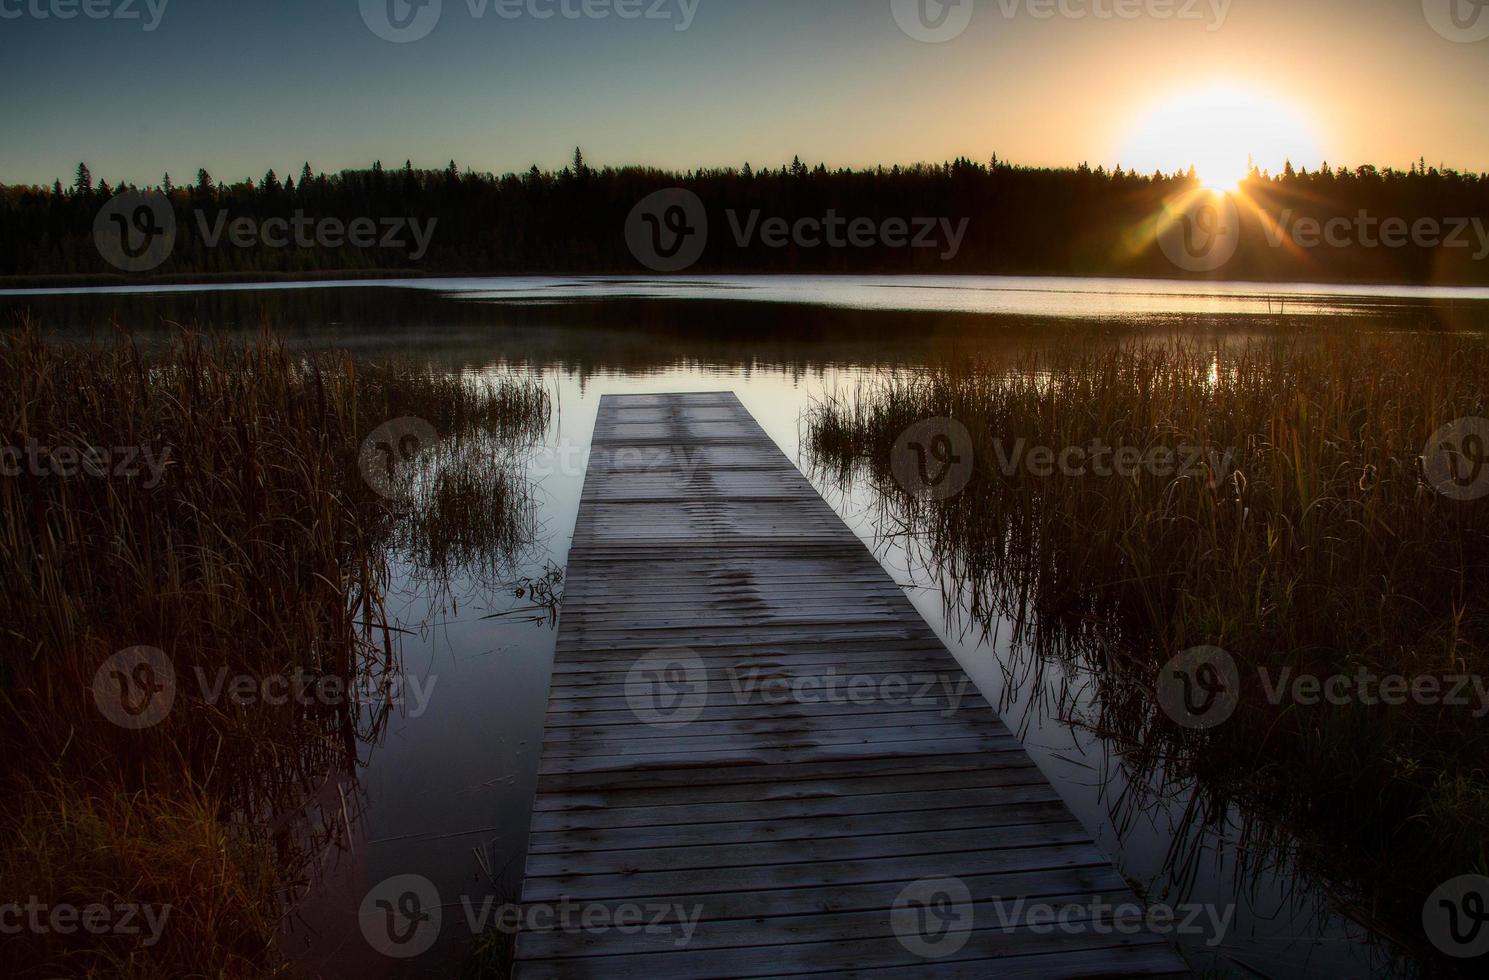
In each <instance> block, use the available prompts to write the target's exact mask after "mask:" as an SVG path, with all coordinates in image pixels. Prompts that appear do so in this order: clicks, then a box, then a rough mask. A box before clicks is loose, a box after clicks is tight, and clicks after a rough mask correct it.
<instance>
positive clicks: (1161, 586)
mask: <svg viewBox="0 0 1489 980" xmlns="http://www.w3.org/2000/svg"><path fill="white" fill-rule="evenodd" d="M1473 416H1478V417H1489V350H1486V347H1485V345H1484V343H1483V342H1482V340H1481V339H1479V338H1465V337H1444V336H1434V335H1415V336H1414V335H1373V336H1355V335H1347V334H1342V333H1327V334H1324V335H1323V336H1321V337H1317V338H1314V339H1308V340H1303V339H1297V338H1291V339H1287V338H1279V339H1275V340H1265V341H1251V342H1247V343H1241V344H1227V345H1221V346H1217V347H1206V346H1203V345H1200V344H1197V343H1194V342H1182V341H1180V342H1162V343H1136V342H1127V343H1120V344H1116V345H1110V346H1098V347H1086V348H1083V349H1064V350H1058V349H1057V350H1042V351H1040V352H1023V353H1020V354H1017V355H1014V356H1010V357H1008V358H1006V359H986V358H985V359H981V360H966V361H958V362H955V363H948V364H945V365H943V366H940V367H938V368H937V369H936V370H934V371H932V372H930V373H929V374H927V375H924V376H920V377H913V378H903V377H896V378H887V379H885V380H883V381H882V382H879V383H872V384H869V385H866V386H864V387H862V388H860V389H859V390H856V391H851V392H847V393H844V394H841V395H838V396H836V397H833V398H831V399H828V400H827V401H825V402H823V403H819V404H818V405H816V406H814V408H813V410H812V412H811V414H810V416H809V418H808V419H807V446H808V450H809V452H810V454H811V455H812V456H813V458H814V459H815V461H816V464H817V465H818V466H819V467H820V468H821V469H822V470H823V471H825V472H827V473H828V474H830V475H835V476H837V477H838V478H840V479H843V480H849V481H851V480H855V479H859V478H863V479H867V480H868V481H869V482H871V483H872V484H873V485H874V486H875V487H877V489H878V490H879V491H880V496H881V499H882V500H883V502H884V506H885V508H886V510H887V512H888V513H889V515H890V516H891V518H892V520H895V521H898V522H900V524H901V526H902V527H903V529H904V530H905V531H906V532H908V533H911V534H913V535H914V536H915V537H916V538H917V540H919V541H921V542H922V543H923V544H924V545H925V547H927V548H928V549H929V552H930V554H931V555H932V556H933V559H934V561H935V562H936V563H937V565H938V566H939V567H940V568H941V569H942V571H943V572H944V574H945V575H946V578H947V581H948V582H949V584H950V585H951V589H950V593H951V594H949V596H948V601H949V602H952V603H958V602H965V603H967V604H969V606H970V608H971V610H972V613H973V615H974V616H975V617H977V618H978V619H979V620H981V622H982V623H983V624H984V625H986V626H988V627H994V626H998V625H1001V626H1004V627H1011V629H1012V632H1013V642H1014V646H1015V648H1016V649H1018V650H1020V651H1023V652H1024V653H1026V654H1029V655H1031V658H1032V659H1034V660H1036V661H1039V660H1041V659H1043V660H1048V659H1051V658H1055V659H1060V660H1061V661H1062V662H1065V663H1067V664H1069V665H1072V666H1075V667H1077V668H1078V669H1080V670H1082V671H1086V672H1089V673H1088V675H1087V676H1091V677H1093V678H1094V680H1095V683H1096V685H1097V691H1098V697H1097V709H1096V710H1097V716H1096V717H1095V718H1094V719H1092V720H1091V723H1092V724H1094V725H1096V726H1097V727H1099V728H1100V729H1102V730H1103V731H1104V732H1106V733H1107V734H1109V735H1111V736H1113V737H1115V738H1116V739H1117V740H1118V741H1119V743H1120V744H1121V745H1122V747H1123V748H1124V750H1125V751H1126V753H1127V755H1128V759H1129V762H1130V763H1131V764H1132V765H1133V766H1134V767H1136V768H1138V769H1140V770H1149V771H1154V772H1156V773H1158V775H1159V778H1160V779H1162V778H1165V777H1167V778H1173V777H1174V776H1176V775H1177V776H1181V777H1186V778H1187V777H1195V776H1198V777H1199V781H1200V783H1199V784H1200V786H1201V790H1202V792H1203V794H1204V796H1203V799H1201V800H1198V801H1196V803H1195V807H1196V810H1197V811H1200V812H1203V813H1207V814H1209V815H1211V816H1214V817H1219V816H1222V815H1224V814H1225V813H1226V812H1227V810H1228V808H1230V807H1231V806H1232V805H1235V804H1240V805H1242V806H1243V807H1244V808H1245V809H1246V810H1247V812H1250V813H1264V814H1268V815H1269V816H1270V817H1271V818H1272V820H1271V822H1270V824H1269V825H1270V826H1272V827H1274V828H1276V827H1279V826H1281V827H1286V832H1285V833H1286V835H1287V836H1288V837H1289V839H1292V840H1297V839H1300V838H1301V839H1305V840H1307V841H1308V842H1309V845H1310V854H1311V855H1312V857H1313V858H1314V859H1315V860H1316V861H1318V862H1320V863H1322V864H1325V865H1327V870H1328V872H1329V873H1330V874H1331V875H1334V876H1337V877H1338V878H1339V879H1341V880H1344V881H1348V882H1352V883H1354V884H1356V885H1358V886H1359V888H1360V894H1362V895H1363V896H1364V900H1365V902H1366V903H1367V905H1368V906H1369V907H1371V908H1372V912H1371V914H1372V915H1381V916H1384V917H1386V918H1389V919H1394V920H1395V921H1397V922H1398V923H1400V924H1401V928H1402V930H1403V931H1415V930H1416V928H1417V927H1416V923H1417V922H1418V921H1419V918H1418V917H1419V916H1420V912H1421V902H1422V900H1423V899H1424V898H1425V897H1426V895H1427V894H1428V893H1429V892H1430V891H1431V890H1432V889H1433V888H1435V887H1436V886H1437V885H1438V884H1441V883H1442V882H1443V881H1444V880H1446V879H1447V878H1451V877H1454V876H1456V875H1459V874H1464V873H1469V872H1472V871H1475V870H1477V871H1481V872H1482V871H1483V870H1484V869H1485V868H1486V864H1489V862H1486V854H1485V850H1484V841H1485V840H1486V839H1489V771H1486V768H1485V765H1484V760H1485V759H1486V758H1489V720H1486V719H1478V718H1474V717H1473V714H1474V708H1472V707H1451V706H1442V705H1420V704H1407V705H1405V706H1402V707H1390V706H1385V705H1379V704H1377V705H1367V704H1363V703H1350V704H1348V705H1345V706H1333V705H1329V704H1322V705H1318V706H1311V707H1307V706H1300V705H1296V704H1288V703H1287V702H1283V703H1282V704H1280V705H1274V704H1272V703H1271V702H1270V701H1269V700H1268V699H1267V698H1265V697H1264V688H1263V687H1262V685H1260V684H1258V683H1257V682H1256V678H1257V676H1258V675H1257V668H1267V669H1268V671H1269V672H1270V676H1276V675H1277V673H1278V672H1279V671H1280V670H1281V669H1282V668H1292V669H1293V671H1294V672H1295V673H1307V674H1313V675H1317V676H1320V677H1328V676H1332V675H1335V674H1348V675H1355V674H1357V672H1358V671H1359V670H1360V669H1361V668H1365V669H1367V670H1369V671H1371V672H1373V673H1375V674H1377V675H1381V676H1387V675H1402V676H1405V677H1407V678H1415V677H1422V676H1438V677H1440V676H1444V675H1456V674H1480V675H1485V674H1489V634H1486V630H1489V500H1483V499H1481V500H1477V501H1469V502H1462V501H1456V500H1452V499H1449V498H1448V497H1446V496H1443V495H1441V494H1439V493H1437V492H1436V491H1435V490H1434V489H1432V488H1431V487H1430V486H1429V485H1428V484H1427V482H1426V481H1425V480H1424V478H1423V470H1422V458H1421V457H1422V455H1423V451H1424V447H1425V446H1426V445H1427V443H1428V439H1429V436H1431V435H1432V434H1433V433H1434V432H1435V431H1436V430H1437V429H1438V428H1439V427H1441V426H1443V425H1444V424H1446V423H1448V422H1451V421H1453V420H1455V419H1459V418H1463V417H1473ZM936 417H951V418H954V419H957V420H958V421H960V422H962V423H963V424H965V425H966V426H967V428H968V429H969V430H970V431H971V433H972V436H973V441H974V445H975V448H976V460H975V467H974V470H975V472H974V476H973V478H972V482H971V484H970V485H969V487H968V489H967V490H966V491H964V492H963V493H961V494H960V495H958V496H956V497H954V498H952V499H950V500H947V501H944V502H938V501H934V500H930V499H926V498H925V497H921V496H915V495H913V494H911V493H909V492H907V491H906V490H904V489H902V488H900V487H899V486H898V485H897V484H896V483H895V482H894V479H893V476H892V467H891V461H890V452H891V447H892V446H893V444H894V442H895V440H896V438H897V437H898V436H899V435H900V433H901V432H902V431H904V430H905V429H906V428H907V427H908V426H910V425H912V424H913V423H916V422H918V421H920V420H922V419H927V418H936ZM1098 438H1099V439H1100V440H1101V441H1102V442H1103V443H1104V444H1105V445H1107V446H1114V447H1119V446H1133V447H1137V448H1139V449H1141V450H1143V451H1145V452H1146V451H1148V450H1150V449H1153V448H1155V447H1169V448H1174V449H1176V448H1178V447H1180V446H1185V445H1191V446H1198V447H1206V448H1212V449H1216V450H1218V451H1219V456H1217V457H1216V458H1217V459H1223V458H1224V453H1226V452H1233V453H1234V456H1233V466H1219V467H1215V466H1211V465H1209V464H1208V459H1209V457H1207V465H1205V466H1204V467H1203V468H1202V469H1201V470H1199V471H1197V472H1189V473H1180V474H1178V475H1171V474H1170V475H1155V474H1153V473H1149V472H1144V471H1141V470H1140V471H1139V472H1137V473H1136V474H1134V475H1130V476H1112V477H1105V478H1103V477H1098V476H1094V475H1086V476H1064V475H1060V474H1058V473H1057V474H1056V475H1054V476H1039V475H1035V474H1034V473H1031V472H1030V470H1029V469H1028V468H1027V467H1018V468H1016V469H1015V471H1014V472H1012V473H1006V472H1005V471H1004V468H1003V467H1002V466H1001V465H1000V461H999V448H998V447H1000V446H1001V447H1002V452H1003V454H1004V456H1005V457H1006V456H1007V455H1008V453H1009V451H1010V450H1009V447H1010V446H1011V445H1012V444H1014V443H1015V442H1016V440H1018V439H1024V440H1026V441H1027V445H1029V446H1048V447H1052V448H1053V449H1054V450H1056V451H1057V452H1058V451H1059V450H1061V449H1062V448H1064V447H1068V446H1088V445H1089V444H1090V443H1091V442H1092V440H1093V439H1098ZM1198 645H1215V646H1219V647H1222V648H1224V649H1226V650H1228V651H1229V652H1230V653H1232V654H1233V655H1234V656H1235V658H1236V660H1237V661H1238V662H1239V664H1240V669H1241V675H1242V679H1243V684H1242V704H1241V706H1240V709H1239V711H1238V712H1237V714H1236V716H1235V717H1234V719H1233V720H1231V721H1230V722H1228V723H1227V724H1225V725H1222V726H1221V727H1219V728H1217V729H1215V730H1214V731H1211V732H1205V733H1200V732H1192V731H1188V730H1185V729H1181V728H1179V727H1177V726H1175V725H1174V724H1173V723H1172V722H1171V721H1170V720H1169V719H1168V718H1167V717H1166V716H1163V715H1162V714H1161V713H1160V712H1158V711H1157V709H1156V706H1155V703H1154V697H1153V691H1154V686H1155V683H1156V676H1157V672H1158V670H1159V668H1160V667H1161V666H1162V665H1163V664H1165V663H1166V662H1167V661H1168V659H1169V658H1170V657H1172V656H1173V655H1175V654H1177V653H1178V652H1180V651H1183V650H1185V649H1187V648H1190V647H1194V646H1198ZM1275 837H1276V835H1274V839H1275Z"/></svg>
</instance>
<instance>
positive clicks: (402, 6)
mask: <svg viewBox="0 0 1489 980" xmlns="http://www.w3.org/2000/svg"><path fill="white" fill-rule="evenodd" d="M444 6H445V0H362V21H363V22H364V23H365V24H366V25H367V27H368V28H369V29H370V30H371V31H372V33H374V34H376V35H377V36H378V37H380V38H382V39H383V40H384V41H392V42H393V43H394V44H407V43H409V42H410V41H420V40H423V39H424V38H426V37H428V36H429V34H430V32H431V31H433V30H434V28H435V25H436V24H438V23H439V18H440V14H441V13H443V12H444Z"/></svg>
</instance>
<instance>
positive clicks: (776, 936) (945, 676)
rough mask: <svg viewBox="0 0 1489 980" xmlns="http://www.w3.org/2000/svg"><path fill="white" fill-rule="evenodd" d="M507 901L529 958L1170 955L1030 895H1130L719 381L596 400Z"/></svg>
mask: <svg viewBox="0 0 1489 980" xmlns="http://www.w3.org/2000/svg"><path fill="white" fill-rule="evenodd" d="M963 889H965V890H964V891H963ZM522 897H523V902H524V903H525V904H526V905H527V906H528V907H529V926H530V927H529V928H527V930H526V931H524V932H523V933H522V934H521V935H520V936H519V937H518V943H517V966H516V969H515V972H514V976H515V977H518V978H521V980H528V978H556V977H593V978H604V980H623V978H628V977H636V978H646V980H662V978H672V977H719V978H738V977H781V976H798V975H806V974H810V975H813V976H818V977H825V976H832V977H900V976H903V977H916V978H919V977H944V978H950V977H966V978H985V977H1005V978H1031V980H1032V978H1050V977H1117V976H1121V977H1128V976H1183V975H1186V972H1185V967H1184V965H1183V962H1182V960H1181V959H1180V958H1179V957H1178V956H1177V954H1176V953H1175V952H1174V951H1173V949H1172V947H1171V946H1170V945H1169V943H1168V942H1167V941H1166V940H1164V939H1163V938H1161V937H1159V936H1157V935H1154V934H1151V933H1147V932H1141V933H1138V934H1127V933H1124V932H1123V931H1119V930H1117V929H1115V928H1113V926H1112V924H1111V923H1110V921H1106V920H1104V919H1103V918H1102V917H1101V915H1102V913H1098V914H1097V918H1095V919H1088V920H1077V921H1076V922H1075V924H1074V925H1073V926H1067V927H1063V928H1052V927H1045V926H1043V925H1042V924H1041V923H1039V922H1038V921H1036V922H1034V924H1032V925H1031V924H1030V923H1029V922H1028V921H1026V919H1027V917H1028V916H1029V913H1030V911H1031V910H1033V909H1034V908H1036V907H1048V906H1055V907H1065V906H1070V905H1080V906H1083V907H1090V906H1092V903H1093V902H1094V901H1096V900H1100V901H1103V902H1105V903H1107V905H1108V906H1113V905H1120V904H1122V903H1124V902H1125V903H1135V899H1134V898H1133V896H1132V894H1131V893H1130V891H1129V890H1128V887H1127V885H1126V884H1125V882H1124V881H1123V880H1122V878H1121V877H1120V876H1119V875H1118V874H1117V873H1116V871H1115V870H1113V868H1112V866H1111V865H1110V863H1109V862H1108V861H1107V859H1106V858H1105V857H1104V856H1103V855H1102V853H1101V851H1100V850H1099V849H1098V848H1097V847H1096V846H1095V845H1094V844H1093V843H1092V841H1091V837H1090V835H1089V834H1087V833H1086V831H1085V830H1084V829H1083V828H1082V827H1081V825H1080V823H1079V822H1078V821H1077V820H1076V819H1075V818H1074V816H1072V814H1071V813H1070V811H1069V810H1068V809H1067V808H1066V807H1065V805H1064V803H1063V802H1061V800H1060V797H1059V795H1058V794H1057V793H1056V792H1055V791H1054V789H1053V788H1052V787H1051V786H1050V784H1049V783H1048V782H1047V781H1046V780H1045V779H1044V777H1043V775H1042V774H1041V773H1040V771H1039V769H1038V768H1037V767H1035V766H1034V764H1033V763H1032V762H1031V760H1030V759H1029V757H1028V756H1027V755H1026V754H1025V753H1024V751H1023V749H1022V747H1021V746H1020V744H1019V742H1018V740H1017V739H1015V738H1013V737H1012V736H1011V735H1010V734H1009V732H1008V730H1007V729H1006V728H1005V727H1004V726H1003V724H1002V722H1000V721H999V720H998V718H997V716H996V714H995V713H994V711H993V709H992V707H991V706H990V705H989V704H988V703H987V702H986V701H985V700H984V699H983V698H981V697H980V696H979V695H978V694H977V693H976V688H975V687H973V686H972V684H971V682H970V681H969V680H968V679H967V677H966V675H965V674H964V673H963V672H962V670H961V669H960V667H959V666H958V665H957V664H956V662H955V660H954V659H953V658H952V657H951V655H950V654H949V653H948V652H947V650H946V648H945V647H944V646H943V644H942V643H941V642H940V640H939V639H938V638H937V636H936V634H935V633H934V632H933V631H932V630H931V628H930V627H929V626H928V625H927V624H926V623H925V621H924V620H923V619H922V618H921V617H920V615H919V614H918V613H917V612H916V610H915V608H914V607H913V606H912V605H911V604H910V602H909V601H908V600H907V599H906V598H905V595H904V594H903V592H902V591H901V590H900V588H899V587H898V586H897V585H896V584H895V583H894V581H893V580H892V579H891V578H890V577H889V575H888V574H886V573H885V571H884V570H883V568H882V567H881V566H880V565H879V563H878V562H877V561H876V560H875V559H874V557H873V555H872V554H870V552H869V551H868V549H867V548H865V547H864V545H863V544H862V543H861V542H860V541H859V540H858V539H857V538H856V537H855V536H854V535H853V533H852V532H851V531H850V530H849V529H848V527H847V526H846V525H844V524H843V522H842V521H841V520H840V519H839V518H838V516H837V515H836V514H835V513H834V512H833V510H832V508H831V507H829V506H828V504H827V503H826V502H825V501H824V500H823V499H822V498H821V497H820V496H819V495H818V494H817V493H816V491H815V490H813V489H812V487H811V485H810V484H809V483H808V482H807V481H806V479H804V478H803V477H802V475H801V474H800V473H799V472H798V471H797V470H796V468H795V467H794V466H793V465H792V464H791V461H790V460H788V459H787V458H786V456H785V455H784V454H783V453H782V452H781V451H780V450H779V449H778V448H777V447H776V445H775V444H774V443H773V442H772V441H771V440H770V438H769V437H768V436H767V435H766V434H765V432H764V431H763V430H762V429H761V428H760V426H759V425H758V424H757V423H756V422H755V420H754V419H753V418H752V417H751V416H750V414H749V413H748V412H747V411H746V410H745V409H744V407H743V406H742V405H741V404H740V403H739V400H738V399H737V398H735V396H734V395H733V394H731V393H710V394H686V395H646V396H606V397H605V398H603V399H602V400H601V403H600V412H599V419H598V422H597V424H596V428H595V439H594V449H593V453H592V456H591V460H590V465H589V471H588V474H587V476H586V480H585V485H584V494H583V498H582V500H581V503H580V508H579V517H578V523H577V526H576V528H575V536H574V546H573V550H572V553H571V554H570V558H569V566H568V579H567V584H566V590H565V595H564V603H563V618H562V622H561V625H560V628H559V635H558V652H557V655H556V658H555V664H554V673H553V687H552V694H551V700H550V706H549V714H548V721H547V727H546V732H545V735H544V743H543V752H542V761H541V766H540V775H539V779H538V790H537V799H536V803H535V806H534V813H533V823H532V835H531V840H530V845H529V851H528V860H527V868H526V879H525V882H524V885H523V896H522ZM1020 899H1025V900H1026V903H1025V905H1024V906H1022V907H1020V906H1019V905H1018V901H1019V900H1020ZM565 909H567V913H565V911H564V910H565ZM535 910H539V911H540V912H541V914H537V912H535ZM550 915H551V916H552V917H553V918H552V921H548V919H549V917H550ZM565 915H567V918H565V917H564V916H565ZM585 916H588V918H584V917H585Z"/></svg>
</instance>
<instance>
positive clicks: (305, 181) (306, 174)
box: [300, 160, 315, 191]
mask: <svg viewBox="0 0 1489 980" xmlns="http://www.w3.org/2000/svg"><path fill="white" fill-rule="evenodd" d="M313 180H315V174H313V173H312V172H311V170H310V161H309V160H306V161H305V166H304V167H303V168H302V169H301V170H300V190H302V191H303V190H305V188H306V187H308V186H309V185H310V182H311V181H313Z"/></svg>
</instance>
